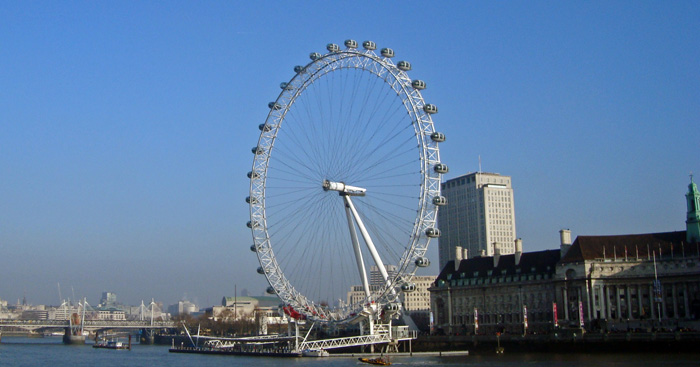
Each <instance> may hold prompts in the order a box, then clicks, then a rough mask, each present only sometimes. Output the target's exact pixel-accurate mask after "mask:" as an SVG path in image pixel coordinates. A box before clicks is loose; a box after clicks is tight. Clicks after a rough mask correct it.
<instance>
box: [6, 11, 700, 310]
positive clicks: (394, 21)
mask: <svg viewBox="0 0 700 367" xmlns="http://www.w3.org/2000/svg"><path fill="white" fill-rule="evenodd" d="M0 9H1V10H2V11H0V35H2V40H3V43H2V45H3V57H1V58H0V81H2V86H3V88H2V89H0V251H1V252H0V278H1V279H3V281H2V282H1V283H0V298H2V299H4V300H7V301H8V302H9V303H12V304H14V303H15V301H16V300H17V299H22V298H23V297H25V296H26V298H27V300H28V301H29V302H30V303H33V304H49V305H51V304H52V305H57V304H60V299H61V298H68V297H67V296H66V295H67V294H70V297H71V298H82V297H87V298H88V302H89V303H91V304H92V303H95V304H97V303H98V302H99V299H100V295H101V294H102V292H113V293H115V294H117V296H118V300H119V302H123V303H125V304H140V302H141V300H144V301H149V300H150V299H152V298H154V299H155V300H156V301H159V302H163V304H165V305H169V304H174V303H176V302H177V301H179V300H181V299H183V298H186V299H188V300H190V301H192V302H194V303H196V304H197V305H201V306H204V305H213V304H217V303H218V302H219V301H220V300H221V297H223V296H232V295H233V294H234V292H235V291H236V289H237V290H238V293H239V294H240V293H241V289H243V288H246V289H248V291H249V293H250V294H251V295H262V294H264V292H265V288H266V287H267V282H266V280H265V279H264V276H261V275H259V274H257V273H256V268H257V267H258V266H259V264H258V261H257V258H256V256H255V254H254V253H252V252H251V251H250V250H249V247H250V245H251V244H252V238H251V233H250V229H249V228H247V227H246V221H248V220H250V219H249V207H248V205H247V204H246V203H245V201H244V198H245V197H246V196H247V195H248V192H249V180H248V178H247V177H246V172H248V171H250V168H251V164H252V160H253V157H252V156H251V153H250V148H251V147H253V146H255V145H256V142H257V139H258V137H259V133H260V131H259V130H258V125H259V124H261V123H263V122H264V121H265V117H266V115H267V113H268V112H269V109H268V107H267V104H268V102H270V101H272V100H274V99H275V98H276V96H277V95H278V94H279V93H280V88H279V85H280V82H284V81H288V80H289V79H290V78H291V77H292V76H293V73H294V71H293V67H294V66H295V65H304V64H306V63H307V62H309V54H310V53H311V52H324V50H325V47H326V45H327V44H328V43H331V42H333V43H337V44H342V43H343V41H344V40H346V39H355V40H357V41H359V42H362V41H364V40H372V41H374V42H376V44H377V46H378V47H379V48H382V47H391V48H392V49H394V51H395V52H396V57H395V59H394V60H396V61H399V60H407V61H410V62H411V64H412V71H411V77H412V78H419V79H421V80H424V81H425V82H426V85H427V88H426V89H425V90H424V91H422V94H423V96H424V97H425V98H426V100H429V101H430V103H434V104H435V105H436V106H438V107H439V113H438V114H436V115H434V121H435V126H436V129H437V130H439V131H440V132H443V133H444V134H445V135H446V137H447V140H446V141H445V142H444V143H440V155H441V161H442V162H444V163H445V164H447V165H448V166H449V169H450V171H449V173H448V174H446V175H445V177H444V179H450V178H454V177H457V176H460V175H463V174H466V173H469V172H474V171H477V170H478V169H479V157H481V158H480V161H481V166H482V168H483V171H487V172H498V173H502V174H504V175H508V176H510V177H512V178H513V183H514V185H513V189H514V191H516V192H517V194H516V195H515V216H516V218H517V232H518V233H517V236H518V237H522V239H523V248H524V251H536V250H543V249H550V248H557V246H558V244H559V230H560V229H562V228H569V229H571V233H572V237H573V238H575V237H576V236H579V235H606V234H628V233H652V232H665V231H675V230H683V229H684V228H685V217H684V215H683V214H684V213H685V211H684V210H685V205H686V203H685V197H684V195H685V192H686V188H687V185H688V183H689V181H690V179H689V177H688V175H689V173H690V172H691V171H695V172H698V171H700V155H698V154H697V152H698V151H700V149H699V148H700V130H699V129H698V128H697V126H698V125H699V124H698V116H700V103H698V101H700V89H699V88H698V85H700V68H698V67H697V65H700V49H698V47H697V45H698V44H700V3H698V2H693V1H676V2H650V1H641V2H638V1H635V2H632V1H621V2H613V3H611V2H586V3H579V2H574V3H568V2H544V1H538V2H517V1H516V2H508V3H478V2H476V3H472V2H450V3H436V4H430V6H429V7H426V5H425V4H424V3H406V2H392V1H389V2H381V3H375V2H369V1H360V2H352V3H337V4H334V5H333V6H332V7H328V5H327V4H326V3H322V2H306V3H302V4H298V3H278V4H274V5H271V4H258V3H245V4H240V3H233V2H231V3H228V2H197V3H194V2H193V3H188V2H184V3H168V4H162V3H140V2H133V3H110V4H104V3H99V2H94V3H93V2H76V3H61V2H56V3H55V2H6V3H3V4H2V5H0ZM360 9H365V10H363V11H360ZM368 9H371V11H368ZM338 15H342V16H338ZM289 19H296V20H297V21H295V22H294V23H295V24H294V25H292V24H290V22H289ZM696 181H697V180H696ZM437 247H438V246H437V241H432V242H431V246H430V248H429V250H428V257H429V258H430V260H431V262H432V264H433V265H432V266H431V267H430V268H428V269H427V270H426V272H421V273H419V275H436V274H437V272H438V271H439V269H437V263H438V255H437V254H438V251H437ZM57 283H60V284H61V287H62V293H63V295H61V296H59V291H58V287H57ZM358 284H359V283H358Z"/></svg>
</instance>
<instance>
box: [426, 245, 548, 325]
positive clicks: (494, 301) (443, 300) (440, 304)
mask: <svg viewBox="0 0 700 367" xmlns="http://www.w3.org/2000/svg"><path fill="white" fill-rule="evenodd" d="M459 250H460V249H457V251H459ZM458 256H459V255H458ZM559 259H560V251H559V250H547V251H538V252H529V253H523V252H522V251H520V249H516V252H515V254H511V255H499V254H498V253H497V254H496V255H495V256H493V257H475V258H471V259H460V258H459V257H458V258H457V259H456V260H455V261H450V262H448V264H447V266H446V267H445V268H443V270H442V272H441V273H440V275H438V277H437V280H436V281H435V283H434V284H433V287H431V288H430V289H429V290H430V299H431V305H432V311H433V319H434V327H433V332H436V333H440V334H442V333H446V334H460V335H465V334H474V333H477V334H490V333H495V332H497V331H498V332H508V333H513V334H518V333H520V334H522V333H523V332H524V331H525V330H526V328H527V330H528V331H530V332H545V331H548V330H550V329H551V324H552V322H551V320H552V319H553V315H552V303H553V302H554V296H555V289H554V281H553V280H554V278H555V272H556V268H557V262H558V261H559ZM525 325H527V327H526V326H525Z"/></svg>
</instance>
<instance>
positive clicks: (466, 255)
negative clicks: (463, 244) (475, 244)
mask: <svg viewBox="0 0 700 367" xmlns="http://www.w3.org/2000/svg"><path fill="white" fill-rule="evenodd" d="M462 251H463V254H464V256H462V259H464V260H466V259H468V258H469V249H466V248H465V249H462Z"/></svg>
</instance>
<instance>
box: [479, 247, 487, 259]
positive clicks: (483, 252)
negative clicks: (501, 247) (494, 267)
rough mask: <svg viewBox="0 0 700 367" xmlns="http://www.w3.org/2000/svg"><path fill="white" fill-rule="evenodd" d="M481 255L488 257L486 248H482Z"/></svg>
mask: <svg viewBox="0 0 700 367" xmlns="http://www.w3.org/2000/svg"><path fill="white" fill-rule="evenodd" d="M480 255H481V257H486V250H484V249H481V253H480Z"/></svg>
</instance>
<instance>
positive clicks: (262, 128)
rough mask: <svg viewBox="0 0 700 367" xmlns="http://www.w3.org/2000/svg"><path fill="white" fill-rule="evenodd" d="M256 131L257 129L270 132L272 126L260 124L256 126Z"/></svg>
mask: <svg viewBox="0 0 700 367" xmlns="http://www.w3.org/2000/svg"><path fill="white" fill-rule="evenodd" d="M258 129H259V130H260V131H265V132H267V131H270V130H272V126H270V125H269V124H260V125H258Z"/></svg>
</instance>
